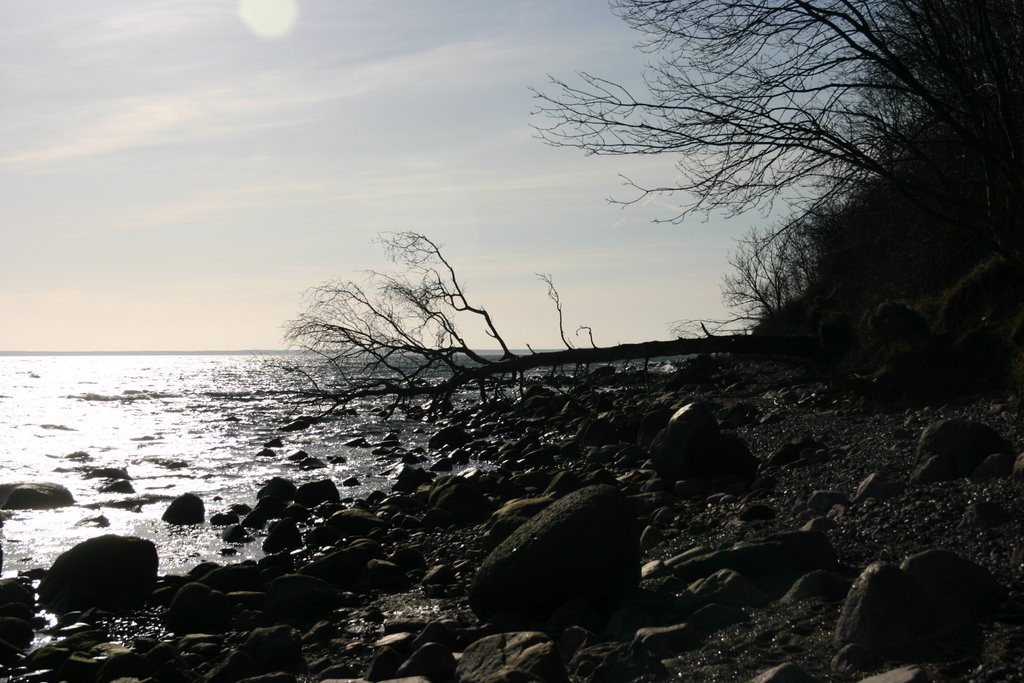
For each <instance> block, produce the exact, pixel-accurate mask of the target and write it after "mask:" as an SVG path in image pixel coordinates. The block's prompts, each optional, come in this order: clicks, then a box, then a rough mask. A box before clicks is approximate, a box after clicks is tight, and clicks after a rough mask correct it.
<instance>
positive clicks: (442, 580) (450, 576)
mask: <svg viewBox="0 0 1024 683" xmlns="http://www.w3.org/2000/svg"><path fill="white" fill-rule="evenodd" d="M454 582H455V573H454V572H453V571H452V569H451V567H449V566H448V565H446V564H437V565H434V566H433V567H431V568H430V569H428V570H427V573H426V574H424V575H423V579H422V580H421V581H420V583H421V584H423V585H424V586H450V585H451V584H452V583H454Z"/></svg>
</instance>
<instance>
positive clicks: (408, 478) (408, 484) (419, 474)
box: [391, 465, 434, 493]
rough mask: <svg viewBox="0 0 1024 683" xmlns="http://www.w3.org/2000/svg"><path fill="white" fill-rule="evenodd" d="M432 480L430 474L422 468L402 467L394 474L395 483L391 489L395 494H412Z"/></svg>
mask: <svg viewBox="0 0 1024 683" xmlns="http://www.w3.org/2000/svg"><path fill="white" fill-rule="evenodd" d="M433 480H434V475H433V474H432V473H431V472H428V471H426V470H424V469H423V468H422V467H413V466H412V465H402V466H401V467H400V468H398V472H396V478H395V483H394V484H392V486H391V488H392V490H394V491H395V492H397V493H412V492H413V491H415V490H416V489H417V488H419V487H420V486H421V485H423V484H429V483H430V482H432V481H433Z"/></svg>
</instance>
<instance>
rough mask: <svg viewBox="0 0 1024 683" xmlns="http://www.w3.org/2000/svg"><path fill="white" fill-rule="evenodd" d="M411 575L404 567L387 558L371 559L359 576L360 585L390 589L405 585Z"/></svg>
mask: <svg viewBox="0 0 1024 683" xmlns="http://www.w3.org/2000/svg"><path fill="white" fill-rule="evenodd" d="M408 583H409V577H407V576H406V575H405V572H404V571H402V568H401V567H399V566H398V565H397V564H395V563H394V562H388V561H387V560H370V561H369V562H367V563H366V566H365V567H364V568H363V573H362V575H361V576H360V577H359V585H361V586H365V587H366V588H373V589H388V588H397V587H401V586H405V585H406V584H408Z"/></svg>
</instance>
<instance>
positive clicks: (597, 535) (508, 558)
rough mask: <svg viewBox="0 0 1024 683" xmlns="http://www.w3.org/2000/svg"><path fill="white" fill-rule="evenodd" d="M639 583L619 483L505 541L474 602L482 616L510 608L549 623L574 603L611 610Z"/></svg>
mask: <svg viewBox="0 0 1024 683" xmlns="http://www.w3.org/2000/svg"><path fill="white" fill-rule="evenodd" d="M639 580H640V544H639V532H638V529H637V522H636V514H635V512H634V509H633V506H632V505H631V503H630V501H629V499H627V498H626V496H625V495H623V494H622V492H620V491H619V490H618V489H616V488H615V487H614V486H609V485H599V486H588V487H586V488H583V489H580V490H578V491H576V492H574V493H570V494H569V495H567V496H565V497H564V498H562V499H561V500H558V501H556V502H554V503H552V504H551V505H550V506H548V507H547V508H545V509H544V510H543V511H542V512H540V513H538V514H537V515H536V516H535V517H533V518H531V519H530V520H529V521H527V522H526V523H524V524H523V525H522V526H520V527H519V528H518V529H516V530H515V531H513V532H512V534H511V535H509V537H508V538H506V539H505V540H504V541H502V542H501V543H500V544H499V545H498V546H497V547H496V548H495V549H494V550H493V551H492V552H491V554H490V555H488V556H487V558H486V559H485V560H484V561H483V563H482V564H481V565H480V569H479V571H478V572H477V575H476V577H475V578H474V579H473V583H472V585H471V586H470V589H469V602H470V606H471V607H472V609H473V611H474V612H475V613H476V614H477V616H479V617H480V618H481V619H486V618H487V617H489V616H490V615H492V614H494V613H496V612H501V611H509V612H518V613H522V614H525V615H528V616H532V617H535V618H538V619H541V620H545V619H547V617H549V616H550V615H551V613H552V612H554V611H555V609H557V608H558V607H559V606H560V605H562V604H563V603H565V602H568V601H569V600H572V599H574V598H583V599H586V600H588V601H590V602H591V604H593V605H594V606H595V607H598V608H604V609H610V608H612V607H613V606H614V605H615V604H616V603H617V602H618V601H619V600H620V599H621V598H622V597H624V596H625V595H626V594H627V593H628V592H629V591H631V590H632V589H634V588H635V587H636V585H637V583H638V582H639Z"/></svg>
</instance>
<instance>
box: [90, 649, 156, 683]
mask: <svg viewBox="0 0 1024 683" xmlns="http://www.w3.org/2000/svg"><path fill="white" fill-rule="evenodd" d="M154 673H156V670H155V668H154V667H153V664H152V663H151V662H150V661H149V660H148V659H146V658H145V657H143V656H142V655H140V654H138V653H135V652H119V653H117V654H114V655H112V656H110V657H108V658H107V660H106V662H104V663H103V665H102V666H101V667H100V670H99V672H98V673H97V674H96V680H97V681H98V682H99V683H106V682H107V681H110V682H111V683H113V682H114V681H124V680H129V681H130V680H138V681H142V680H145V679H148V678H151V677H152V676H153V675H154Z"/></svg>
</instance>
